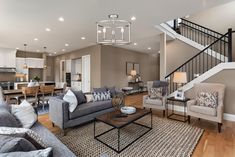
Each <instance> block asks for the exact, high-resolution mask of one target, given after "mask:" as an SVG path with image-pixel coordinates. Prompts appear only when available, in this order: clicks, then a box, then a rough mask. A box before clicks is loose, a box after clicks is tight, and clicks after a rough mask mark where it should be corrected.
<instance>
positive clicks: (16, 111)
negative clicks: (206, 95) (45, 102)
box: [11, 100, 38, 128]
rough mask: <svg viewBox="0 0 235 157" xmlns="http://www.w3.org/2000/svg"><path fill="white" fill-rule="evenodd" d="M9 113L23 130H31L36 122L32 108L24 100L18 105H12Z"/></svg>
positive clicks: (36, 118)
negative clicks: (19, 123)
mask: <svg viewBox="0 0 235 157" xmlns="http://www.w3.org/2000/svg"><path fill="white" fill-rule="evenodd" d="M11 113H12V114H13V115H14V116H15V117H16V118H17V119H18V120H19V121H20V122H21V124H22V126H23V128H31V127H32V126H33V125H34V123H35V122H36V121H37V120H38V116H37V114H36V113H35V110H34V108H33V106H32V105H31V104H30V103H28V102H27V101H26V100H24V101H23V102H22V103H21V104H20V105H12V106H11Z"/></svg>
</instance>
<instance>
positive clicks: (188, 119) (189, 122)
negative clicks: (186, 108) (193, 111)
mask: <svg viewBox="0 0 235 157" xmlns="http://www.w3.org/2000/svg"><path fill="white" fill-rule="evenodd" d="M190 118H191V117H190V116H188V123H189V124H190Z"/></svg>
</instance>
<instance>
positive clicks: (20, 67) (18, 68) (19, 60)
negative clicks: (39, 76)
mask: <svg viewBox="0 0 235 157" xmlns="http://www.w3.org/2000/svg"><path fill="white" fill-rule="evenodd" d="M24 63H25V59H24V58H16V63H15V64H16V72H17V73H21V74H28V69H24V68H23V66H24Z"/></svg>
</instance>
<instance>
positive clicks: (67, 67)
mask: <svg viewBox="0 0 235 157" xmlns="http://www.w3.org/2000/svg"><path fill="white" fill-rule="evenodd" d="M71 66H72V61H71V60H65V72H66V73H71Z"/></svg>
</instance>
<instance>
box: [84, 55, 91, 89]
mask: <svg viewBox="0 0 235 157" xmlns="http://www.w3.org/2000/svg"><path fill="white" fill-rule="evenodd" d="M90 58H91V57H90V55H86V56H82V91H83V92H84V93H85V92H90V91H91V82H90V80H91V78H90V77H91V74H90V71H91V59H90Z"/></svg>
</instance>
